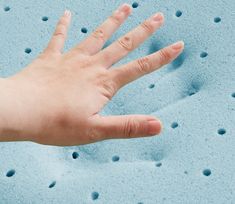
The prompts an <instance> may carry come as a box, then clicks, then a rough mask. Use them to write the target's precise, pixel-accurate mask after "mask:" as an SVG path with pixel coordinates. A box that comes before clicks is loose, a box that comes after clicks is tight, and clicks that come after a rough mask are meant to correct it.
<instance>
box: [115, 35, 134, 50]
mask: <svg viewBox="0 0 235 204" xmlns="http://www.w3.org/2000/svg"><path fill="white" fill-rule="evenodd" d="M118 43H119V44H120V45H121V46H122V47H123V48H124V49H125V50H127V51H131V50H133V39H132V37H130V36H127V35H126V36H124V37H122V38H120V39H118Z"/></svg>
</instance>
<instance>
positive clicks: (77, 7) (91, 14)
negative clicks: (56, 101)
mask: <svg viewBox="0 0 235 204" xmlns="http://www.w3.org/2000/svg"><path fill="white" fill-rule="evenodd" d="M123 2H124V1H120V0H115V1H114V0H112V1H107V0H86V1H85V0H84V1H79V0H77V1H70V0H64V1H46V0H41V1H26V0H20V1H16V0H11V1H10V0H9V1H7V0H5V1H1V2H0V5H1V9H0V26H1V31H0V39H1V47H0V53H1V54H0V74H1V76H2V77H7V76H10V75H12V74H15V73H17V72H18V71H20V70H21V69H23V67H25V66H26V65H27V64H28V63H30V62H31V61H32V60H33V59H34V58H35V57H36V56H37V55H38V54H39V53H40V52H41V51H42V50H43V49H44V48H45V46H46V44H47V42H48V41H49V39H50V37H51V34H52V32H53V30H54V27H55V24H56V22H57V20H58V18H59V16H60V15H61V14H62V13H63V11H64V10H65V9H66V8H68V9H70V10H71V11H72V13H73V20H72V25H71V27H70V31H69V35H68V41H67V43H66V49H65V50H68V49H69V48H71V47H72V46H74V45H75V44H76V43H78V42H79V41H81V40H82V39H84V38H85V37H86V36H87V35H89V34H90V33H91V32H92V30H93V29H94V28H95V27H97V26H98V25H99V24H100V23H102V22H103V21H104V20H105V19H106V17H108V16H109V15H110V14H111V13H112V11H113V10H114V9H115V8H117V7H118V6H119V5H120V4H121V3H123ZM126 2H128V3H130V4H132V3H133V2H132V1H126ZM133 7H135V8H133V13H132V15H131V16H130V17H129V19H128V20H127V21H126V22H125V24H124V25H123V26H122V27H121V28H120V29H119V30H118V31H117V32H116V33H115V34H114V35H113V37H112V38H111V39H110V40H109V41H108V43H107V44H106V46H108V45H109V44H110V43H112V42H113V41H114V40H115V39H117V38H118V37H120V36H121V35H123V34H124V33H126V32H128V31H129V30H131V29H132V28H134V27H135V26H137V25H138V24H139V23H140V22H142V21H143V20H144V19H145V18H147V17H149V16H150V15H151V14H153V13H155V12H157V11H161V12H163V13H164V15H165V25H164V26H163V27H162V28H161V29H160V30H159V31H157V32H156V33H154V35H152V36H151V38H149V39H148V40H147V41H145V42H144V43H143V44H142V45H141V46H140V47H139V48H138V49H136V50H135V51H133V52H132V53H130V54H129V55H128V56H127V57H126V58H124V59H123V60H121V61H120V62H119V63H117V64H116V66H118V65H120V64H123V63H126V62H129V61H131V60H134V59H136V58H138V57H141V56H145V55H147V54H150V53H153V52H155V51H157V50H159V49H160V48H162V47H164V46H166V45H168V44H171V43H173V42H175V41H177V40H184V42H185V50H184V52H183V53H182V54H181V55H180V56H179V57H178V58H177V59H176V60H175V61H174V62H172V63H171V64H169V65H167V66H164V67H163V68H162V69H161V70H159V71H155V72H153V73H151V74H149V75H146V76H144V77H142V78H140V79H138V80H136V81H134V82H132V83H130V84H128V85H126V86H125V87H123V88H122V89H121V90H120V91H119V92H118V93H117V94H116V95H115V97H114V98H113V99H112V100H111V101H110V102H109V103H108V104H107V105H106V106H105V107H104V109H103V110H102V111H101V114H103V115H120V114H121V115H122V114H141V113H143V114H151V115H154V116H157V117H159V118H160V119H161V120H162V121H163V124H164V129H163V132H162V134H161V135H160V136H155V137H151V138H141V139H130V140H124V139H120V140H115V141H114V140H109V141H103V142H99V143H94V144H90V145H84V146H74V147H64V148H62V147H51V146H43V145H37V144H34V143H27V142H22V143H1V144H0V149H1V151H0V152H1V154H0V203H4V204H5V203H36V204H37V203H79V204H80V203H82V204H86V203H102V204H109V203H113V204H116V203H117V204H119V203H125V204H126V203H127V204H129V203H130V204H132V203H133V204H137V203H138V204H143V203H144V204H152V203H153V204H155V203H181V204H182V203H190V204H191V203H216V204H217V203H235V173H234V172H235V148H234V147H235V72H234V68H235V49H234V45H235V44H234V42H235V29H234V27H235V13H234V11H235V2H234V1H233V0H227V1H224V0H217V1H213V0H208V1H204V0H197V1H193V0H182V1H177V0H171V1H164V0H142V1H140V0H139V1H138V2H136V3H134V5H133ZM82 28H83V29H82ZM81 29H82V31H83V32H81ZM86 31H87V32H86ZM27 48H28V49H27ZM1 100H4V99H1ZM91 103H92V102H91Z"/></svg>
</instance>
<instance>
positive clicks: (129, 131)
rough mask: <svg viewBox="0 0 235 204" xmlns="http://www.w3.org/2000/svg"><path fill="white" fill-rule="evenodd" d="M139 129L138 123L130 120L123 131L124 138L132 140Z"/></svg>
mask: <svg viewBox="0 0 235 204" xmlns="http://www.w3.org/2000/svg"><path fill="white" fill-rule="evenodd" d="M138 128H139V125H138V123H136V122H135V120H134V119H132V118H128V119H127V121H126V122H125V125H124V130H123V132H124V136H125V137H130V138H131V137H133V136H135V135H136V133H137V130H138Z"/></svg>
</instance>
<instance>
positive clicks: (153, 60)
mask: <svg viewBox="0 0 235 204" xmlns="http://www.w3.org/2000/svg"><path fill="white" fill-rule="evenodd" d="M130 13H131V7H130V6H129V5H127V4H124V5H122V6H121V7H120V8H119V9H118V10H116V11H115V12H114V13H113V14H112V16H110V17H109V18H108V19H107V20H106V21H105V22H104V23H103V24H102V25H100V26H99V27H98V28H97V29H96V30H95V31H93V32H92V34H91V35H90V36H88V37H87V38H86V39H85V40H83V41H82V42H81V43H80V44H79V45H77V46H75V47H74V48H72V49H71V50H69V51H68V52H66V53H63V51H62V50H63V46H64V42H65V38H66V35H67V30H68V27H69V24H70V21H71V13H70V12H69V11H65V13H64V15H63V16H62V17H61V19H60V21H59V22H58V24H57V27H56V30H55V32H54V34H53V36H52V38H51V40H50V42H49V44H48V46H47V47H46V48H45V50H44V51H43V52H42V53H41V54H40V55H39V56H38V57H37V58H36V59H35V60H34V61H33V62H32V63H31V64H29V65H28V66H27V67H26V68H25V69H23V70H22V71H21V72H19V73H17V74H16V75H14V76H11V77H9V78H6V79H1V81H0V82H1V85H2V87H3V88H4V91H6V90H7V93H3V95H2V97H4V98H5V100H4V101H3V100H2V101H1V102H0V103H1V104H0V105H1V107H2V110H0V112H1V113H0V115H1V118H0V120H1V121H0V122H1V124H0V130H1V132H0V140H2V141H16V140H27V141H33V142H37V143H41V144H49V145H79V144H86V143H91V142H96V141H99V140H104V139H111V138H132V137H141V136H151V135H156V134H159V133H160V131H161V122H160V121H159V120H158V119H156V118H155V117H153V116H150V115H126V116H123V115H122V116H101V115H99V114H98V112H99V111H100V110H101V109H102V108H103V106H104V105H105V104H106V103H107V102H108V101H109V100H110V99H111V98H112V97H113V96H114V95H115V93H116V92H117V91H118V90H119V89H120V88H121V87H123V86H124V85H126V84H127V83H130V82H131V81H133V80H135V79H137V78H139V77H141V76H143V75H145V74H148V73H150V72H152V71H154V70H156V69H158V68H160V67H162V66H163V65H165V64H167V63H169V62H171V61H172V60H173V59H175V58H176V57H177V56H178V55H179V54H180V53H181V52H182V50H183V47H184V44H183V42H182V41H180V42H178V43H176V44H173V45H170V46H168V47H165V48H163V49H161V50H159V51H157V52H155V53H153V54H151V55H148V56H145V57H143V58H140V59H137V60H135V61H132V62H130V63H128V64H125V65H121V66H120V67H118V68H115V69H108V68H110V67H111V66H112V65H113V64H114V63H116V62H117V61H119V60H120V59H122V58H123V57H124V56H126V55H127V54H128V53H129V52H130V51H132V50H133V49H135V48H136V47H138V46H139V45H140V44H141V43H142V42H143V41H144V40H145V39H147V38H148V37H149V36H150V35H151V34H152V33H154V31H156V30H157V29H158V28H159V27H160V26H161V25H162V24H163V21H164V17H163V14H161V13H157V14H155V15H153V16H151V17H150V18H149V19H147V20H146V21H144V22H143V23H142V24H140V25H139V26H138V27H136V28H135V29H133V30H132V31H130V32H129V33H127V34H126V35H124V36H123V37H121V38H119V39H118V40H117V41H115V42H114V43H112V44H111V45H110V46H108V47H106V48H104V49H102V47H103V46H104V44H105V42H106V41H107V40H108V39H109V38H110V37H111V35H112V34H113V33H114V31H116V30H117V29H118V27H119V26H120V25H121V24H122V23H123V22H124V20H125V19H126V18H127V17H128V16H129V14H130Z"/></svg>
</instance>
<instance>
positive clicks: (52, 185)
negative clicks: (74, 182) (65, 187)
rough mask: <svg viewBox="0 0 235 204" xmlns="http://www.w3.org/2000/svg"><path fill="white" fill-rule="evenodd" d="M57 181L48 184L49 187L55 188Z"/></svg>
mask: <svg viewBox="0 0 235 204" xmlns="http://www.w3.org/2000/svg"><path fill="white" fill-rule="evenodd" d="M55 184H56V181H53V182H51V184H50V185H49V186H48V188H53V187H55Z"/></svg>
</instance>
